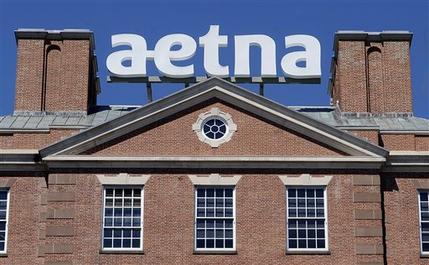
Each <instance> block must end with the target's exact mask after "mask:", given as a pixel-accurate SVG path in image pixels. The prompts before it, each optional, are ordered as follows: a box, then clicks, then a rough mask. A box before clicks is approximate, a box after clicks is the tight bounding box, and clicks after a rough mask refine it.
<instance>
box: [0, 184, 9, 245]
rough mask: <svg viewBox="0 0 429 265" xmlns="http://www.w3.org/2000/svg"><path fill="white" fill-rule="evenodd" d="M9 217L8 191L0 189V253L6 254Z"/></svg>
mask: <svg viewBox="0 0 429 265" xmlns="http://www.w3.org/2000/svg"><path fill="white" fill-rule="evenodd" d="M8 215H9V190H7V189H0V253H6V247H7V226H8V222H7V219H8Z"/></svg>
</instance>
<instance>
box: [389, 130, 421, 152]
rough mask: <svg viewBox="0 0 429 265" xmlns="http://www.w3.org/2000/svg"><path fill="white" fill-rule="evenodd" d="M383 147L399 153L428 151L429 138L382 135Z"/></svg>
mask: <svg viewBox="0 0 429 265" xmlns="http://www.w3.org/2000/svg"><path fill="white" fill-rule="evenodd" d="M381 138H382V140H383V144H384V147H385V148H386V149H389V150H399V151H429V136H426V135H414V134H383V135H381Z"/></svg>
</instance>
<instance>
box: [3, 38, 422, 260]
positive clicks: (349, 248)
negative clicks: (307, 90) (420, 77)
mask: <svg viewBox="0 0 429 265" xmlns="http://www.w3.org/2000/svg"><path fill="white" fill-rule="evenodd" d="M411 38H412V35H411V33H409V32H380V33H367V32H338V33H337V34H336V35H335V40H334V54H335V56H334V58H333V60H332V69H331V71H332V82H331V85H330V93H331V96H332V99H333V105H332V106H326V107H299V108H297V107H294V108H293V107H286V106H283V105H280V104H277V103H275V102H273V101H271V100H268V99H266V98H264V97H262V96H259V95H256V94H253V93H252V92H249V91H248V90H245V89H243V88H240V87H239V86H237V85H234V84H232V83H229V82H227V81H224V80H223V79H219V78H209V79H207V80H205V81H202V82H200V83H197V84H195V85H193V86H191V87H188V88H185V89H183V90H181V91H179V92H177V93H175V94H172V95H170V96H168V97H166V98H163V99H160V100H157V101H155V102H152V103H149V104H147V105H144V106H142V107H138V108H136V107H124V106H121V107H115V106H97V104H96V97H97V94H98V93H99V87H98V85H97V84H98V81H97V77H96V73H97V62H96V57H95V55H94V52H93V49H94V40H93V35H92V33H91V32H89V31H78V30H64V31H43V30H18V31H16V40H17V46H18V52H17V79H16V100H15V111H14V113H13V114H12V115H9V116H4V117H0V176H1V178H0V253H1V254H0V264H50V265H54V264H57V265H59V264H62V265H65V264H222V263H228V264H291V265H292V264H318V265H325V264H350V265H351V264H359V265H381V264H400V265H404V264H429V199H428V192H429V120H427V119H423V118H418V117H415V116H414V115H413V113H412V91H411V81H410V59H409V47H410V44H411Z"/></svg>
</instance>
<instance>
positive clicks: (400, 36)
mask: <svg viewBox="0 0 429 265" xmlns="http://www.w3.org/2000/svg"><path fill="white" fill-rule="evenodd" d="M411 39H412V33H411V32H409V31H383V32H363V31H339V32H337V33H336V34H335V42H334V57H333V60H332V64H331V74H332V77H331V78H332V79H331V84H330V93H331V97H332V100H333V103H334V104H338V105H339V107H340V109H341V111H343V112H371V113H388V112H402V113H404V112H412V109H413V108H412V93H411V76H410V75H411V74H410V44H411Z"/></svg>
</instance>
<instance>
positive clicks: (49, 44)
mask: <svg viewBox="0 0 429 265" xmlns="http://www.w3.org/2000/svg"><path fill="white" fill-rule="evenodd" d="M15 37H16V42H17V46H18V48H17V50H18V51H17V67H16V68H17V69H16V97H15V113H16V112H26V111H41V112H56V111H61V112H63V111H67V112H82V113H87V112H88V111H89V110H90V108H91V107H92V106H95V105H96V100H97V94H98V92H99V85H98V84H99V83H98V78H97V76H96V75H97V64H96V57H95V55H94V37H93V33H92V32H91V31H89V30H74V29H73V30H43V29H18V30H17V31H15Z"/></svg>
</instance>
